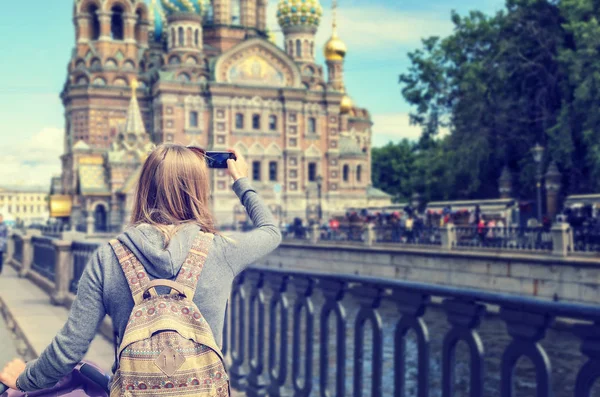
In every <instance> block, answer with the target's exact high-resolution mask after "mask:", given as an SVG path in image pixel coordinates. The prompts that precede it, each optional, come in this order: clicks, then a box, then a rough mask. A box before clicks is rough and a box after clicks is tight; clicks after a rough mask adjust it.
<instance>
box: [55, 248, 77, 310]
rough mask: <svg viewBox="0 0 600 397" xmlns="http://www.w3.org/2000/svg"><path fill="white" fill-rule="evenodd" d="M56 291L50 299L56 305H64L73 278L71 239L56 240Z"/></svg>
mask: <svg viewBox="0 0 600 397" xmlns="http://www.w3.org/2000/svg"><path fill="white" fill-rule="evenodd" d="M52 245H53V246H54V255H56V259H55V262H54V291H53V293H52V296H51V297H50V301H51V302H52V304H54V305H63V304H64V303H65V301H66V298H67V295H68V294H69V286H70V284H71V279H72V278H73V255H72V251H71V241H64V240H54V241H52Z"/></svg>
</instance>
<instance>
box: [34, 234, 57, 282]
mask: <svg viewBox="0 0 600 397" xmlns="http://www.w3.org/2000/svg"><path fill="white" fill-rule="evenodd" d="M31 244H32V246H33V261H32V263H31V269H32V270H34V271H35V272H37V273H38V274H39V275H40V276H42V277H44V278H46V279H47V280H49V281H52V282H54V279H55V272H54V269H55V266H56V254H55V249H54V246H53V244H52V239H51V238H49V237H39V236H33V237H32V238H31Z"/></svg>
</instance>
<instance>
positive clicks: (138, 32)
mask: <svg viewBox="0 0 600 397" xmlns="http://www.w3.org/2000/svg"><path fill="white" fill-rule="evenodd" d="M135 16H136V20H135V33H134V34H135V41H137V42H138V43H139V42H140V41H142V22H143V21H142V10H141V9H138V10H137V11H136V12H135Z"/></svg>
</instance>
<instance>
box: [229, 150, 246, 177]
mask: <svg viewBox="0 0 600 397" xmlns="http://www.w3.org/2000/svg"><path fill="white" fill-rule="evenodd" d="M228 153H232V154H233V156H234V158H232V159H229V160H227V168H228V169H229V175H231V177H232V178H233V181H234V182H235V181H237V180H238V179H240V178H245V177H247V176H248V164H246V160H245V159H244V157H242V156H241V155H240V154H239V152H237V151H236V150H235V149H229V152H228Z"/></svg>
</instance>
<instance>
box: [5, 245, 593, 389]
mask: <svg viewBox="0 0 600 397" xmlns="http://www.w3.org/2000/svg"><path fill="white" fill-rule="evenodd" d="M13 240H14V259H15V260H16V261H19V256H20V257H21V260H22V258H23V257H24V256H26V255H25V254H24V253H23V250H24V249H26V248H23V246H24V244H23V238H22V237H21V236H18V235H14V236H13ZM31 243H32V248H29V249H31V250H32V251H33V262H32V269H33V270H35V271H36V272H37V273H39V274H40V275H42V276H43V277H45V278H47V279H48V280H51V281H54V280H55V278H56V277H55V275H54V269H55V268H59V271H64V269H67V268H68V269H69V271H70V267H65V266H63V267H62V268H61V267H57V264H56V263H55V262H56V260H57V259H56V258H57V257H60V255H55V253H56V252H57V251H56V250H57V249H58V248H57V247H59V246H61V244H59V243H57V242H56V241H55V240H52V239H49V238H45V237H36V236H34V237H31ZM97 247H98V244H96V243H87V242H73V243H72V244H71V245H70V246H67V247H66V248H65V249H70V250H71V252H70V254H71V255H70V256H69V260H72V280H69V281H70V283H67V284H68V285H69V289H70V291H71V292H72V293H76V290H77V289H76V286H77V282H78V280H79V278H80V277H81V274H82V273H83V270H84V268H85V265H86V264H87V262H88V261H89V259H90V257H91V255H92V254H93V252H94V251H95V250H96V249H97ZM19 251H21V252H20V253H19ZM28 255H29V254H28ZM60 269H63V270H60ZM64 288H66V287H64ZM58 301H59V302H60V300H58ZM440 303H441V304H440ZM557 322H558V324H559V325H560V327H554V325H556V324H557ZM222 343H223V352H224V353H225V354H226V355H227V357H228V358H229V359H230V360H231V365H230V368H229V373H230V378H231V384H232V387H233V388H235V389H238V390H241V391H244V392H246V394H247V395H248V396H250V397H255V396H266V395H269V396H282V395H294V396H298V397H308V396H314V395H320V396H323V397H342V396H346V395H353V396H355V397H358V396H373V397H378V396H395V397H401V396H406V395H409V394H410V395H415V396H418V397H426V396H432V397H446V396H448V397H449V396H453V395H470V396H473V397H474V396H486V397H487V396H500V397H508V396H512V395H514V393H515V390H517V391H518V392H519V393H520V394H519V395H528V396H536V397H542V396H544V397H549V396H553V397H563V396H564V397H566V396H575V397H590V396H592V391H594V390H595V391H596V392H598V391H600V390H598V387H599V386H600V381H598V379H599V378H600V307H597V306H590V305H579V304H569V303H562V302H550V301H543V300H538V299H534V298H526V297H518V296H511V295H506V294H499V293H491V292H485V291H479V290H468V289H459V288H453V287H447V286H439V285H432V284H424V283H414V282H408V281H400V280H390V279H377V278H371V277H359V276H352V275H329V274H318V273H309V272H298V271H284V270H275V269H266V268H249V269H247V270H246V271H244V272H243V273H242V274H241V275H239V276H238V277H237V278H236V279H235V280H234V284H233V287H232V294H231V297H230V300H229V304H228V307H227V313H226V316H225V324H224V331H223V341H222ZM462 347H464V349H463V350H464V351H462V350H461V348H462ZM462 353H464V354H462ZM522 358H526V359H528V360H529V361H530V362H531V363H532V368H533V370H532V371H530V372H528V373H522V372H519V371H518V368H519V363H520V362H521V359H522ZM458 368H460V369H461V370H460V371H457V369H458ZM523 376H527V378H526V379H523ZM594 387H596V389H594Z"/></svg>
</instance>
